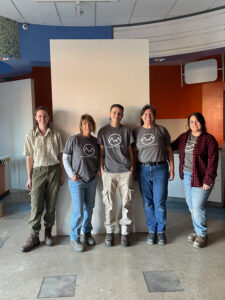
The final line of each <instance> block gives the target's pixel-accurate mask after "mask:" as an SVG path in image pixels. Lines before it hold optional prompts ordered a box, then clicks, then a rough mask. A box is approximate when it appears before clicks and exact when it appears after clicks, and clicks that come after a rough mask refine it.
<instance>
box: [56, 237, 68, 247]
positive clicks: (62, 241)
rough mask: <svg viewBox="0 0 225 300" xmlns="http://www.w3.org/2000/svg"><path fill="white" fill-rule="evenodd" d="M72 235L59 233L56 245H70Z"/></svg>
mask: <svg viewBox="0 0 225 300" xmlns="http://www.w3.org/2000/svg"><path fill="white" fill-rule="evenodd" d="M69 243H70V237H69V235H59V236H56V238H55V244H56V245H69Z"/></svg>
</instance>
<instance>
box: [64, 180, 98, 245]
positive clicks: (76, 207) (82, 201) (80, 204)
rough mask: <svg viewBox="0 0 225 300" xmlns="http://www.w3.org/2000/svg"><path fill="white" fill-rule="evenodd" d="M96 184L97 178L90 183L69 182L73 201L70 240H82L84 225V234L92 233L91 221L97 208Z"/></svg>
mask: <svg viewBox="0 0 225 300" xmlns="http://www.w3.org/2000/svg"><path fill="white" fill-rule="evenodd" d="M96 184H97V182H96V177H95V178H93V179H92V180H91V181H89V182H83V181H81V180H79V181H77V182H74V181H72V180H69V189H70V193H71V197H72V201H73V213H72V218H71V232H70V239H71V240H73V241H78V240H80V231H81V227H82V225H83V228H82V230H83V233H84V234H86V233H88V232H91V230H92V228H93V227H92V225H91V219H92V213H93V208H94V206H95V194H96Z"/></svg>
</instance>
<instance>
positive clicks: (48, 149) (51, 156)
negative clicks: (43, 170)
mask: <svg viewBox="0 0 225 300" xmlns="http://www.w3.org/2000/svg"><path fill="white" fill-rule="evenodd" d="M62 152H63V144H62V138H61V134H60V132H59V131H57V130H55V129H50V128H48V129H47V132H46V134H45V136H42V134H41V133H40V131H39V129H38V127H37V128H36V129H34V130H32V131H31V132H30V133H29V134H28V135H27V136H26V139H25V147H24V155H26V156H32V157H33V160H34V164H33V168H36V167H41V166H52V165H56V164H59V159H58V157H59V154H60V153H62Z"/></svg>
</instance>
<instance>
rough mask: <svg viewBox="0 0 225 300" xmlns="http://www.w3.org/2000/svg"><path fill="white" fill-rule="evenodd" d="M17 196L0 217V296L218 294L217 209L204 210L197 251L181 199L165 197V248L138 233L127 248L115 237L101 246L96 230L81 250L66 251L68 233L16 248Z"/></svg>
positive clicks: (224, 263)
mask: <svg viewBox="0 0 225 300" xmlns="http://www.w3.org/2000/svg"><path fill="white" fill-rule="evenodd" d="M20 199H23V201H24V200H25V201H24V202H23V203H22V204H21V205H20V202H19V201H18V199H16V197H15V195H13V197H11V198H10V199H6V201H5V200H4V211H5V214H6V215H7V217H6V216H5V217H3V218H0V299H1V300H34V299H39V298H40V299H60V300H66V299H79V300H89V299H90V300H95V299H97V300H102V299H103V300H104V299H105V300H108V299H109V300H111V299H113V300H114V299H115V300H136V299H137V300H139V299H141V300H142V299H143V300H145V299H146V300H147V299H152V300H161V299H162V300H164V299H166V300H167V299H168V300H180V299H182V300H183V299H187V300H189V299H191V300H192V299H193V300H195V299H196V300H201V299H204V300H211V299H213V300H224V299H225V284H224V282H225V219H223V218H221V217H220V214H221V215H222V213H221V212H224V209H216V210H215V209H214V210H213V214H212V213H211V212H210V214H211V215H210V218H209V222H208V225H209V245H208V246H207V247H206V248H204V249H194V248H193V247H192V245H191V244H190V243H188V242H187V241H186V238H187V235H188V233H189V231H190V230H191V229H192V226H191V221H190V217H189V215H188V212H187V210H186V208H185V204H184V203H183V204H182V203H178V202H177V203H178V204H177V203H176V201H174V202H170V203H168V210H169V212H168V223H167V224H168V226H167V238H168V244H167V245H166V246H160V245H147V244H146V242H145V239H146V234H145V233H138V234H133V235H132V246H131V247H129V248H122V247H121V246H120V236H119V235H116V237H115V246H114V247H112V248H106V247H105V246H104V235H97V236H95V238H96V242H97V245H96V246H95V247H93V248H91V247H86V251H85V252H84V253H75V252H73V250H72V249H71V248H70V247H69V238H68V237H57V238H56V245H55V246H54V247H46V246H45V245H44V243H43V242H42V243H41V245H40V246H39V247H37V248H36V249H34V250H33V251H31V252H29V253H22V252H21V251H20V250H19V248H20V246H21V245H22V244H23V243H24V241H25V239H26V238H27V233H28V231H27V221H28V219H29V209H30V208H29V202H28V201H27V198H26V197H25V198H24V197H23V196H22V194H20ZM20 201H21V200H20ZM182 207H183V209H182ZM216 212H217V213H216ZM22 214H24V218H22V216H23V215H22ZM217 215H219V218H218V219H217V218H216V216H217ZM40 238H41V241H43V231H42V232H41V236H40ZM143 275H144V276H143ZM59 297H60V298H59Z"/></svg>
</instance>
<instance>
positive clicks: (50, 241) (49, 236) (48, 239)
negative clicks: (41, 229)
mask: <svg viewBox="0 0 225 300" xmlns="http://www.w3.org/2000/svg"><path fill="white" fill-rule="evenodd" d="M54 244H55V243H54V241H53V237H52V229H51V228H48V229H45V245H46V246H48V247H52V246H54Z"/></svg>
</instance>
